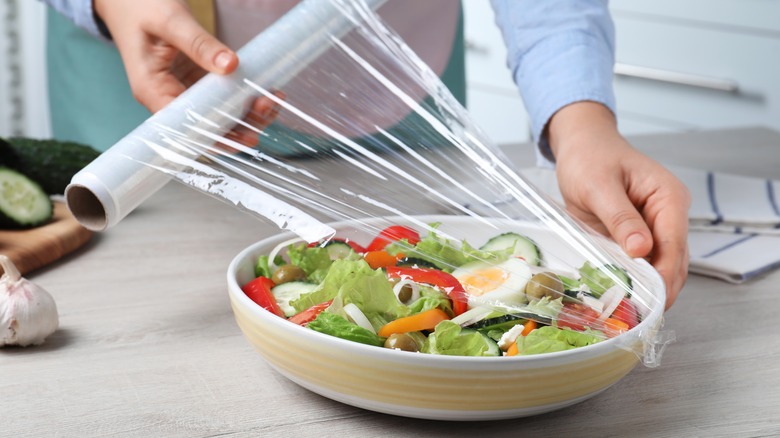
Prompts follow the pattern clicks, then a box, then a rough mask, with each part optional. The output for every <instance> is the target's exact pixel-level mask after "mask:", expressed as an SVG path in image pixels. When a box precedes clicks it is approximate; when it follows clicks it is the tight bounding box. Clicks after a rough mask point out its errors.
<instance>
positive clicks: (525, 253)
mask: <svg viewBox="0 0 780 438" xmlns="http://www.w3.org/2000/svg"><path fill="white" fill-rule="evenodd" d="M480 249H481V250H482V251H490V252H500V251H511V252H510V255H511V256H512V257H522V258H523V259H525V261H526V262H527V263H528V264H529V265H535V266H539V265H540V264H541V263H542V252H541V251H540V250H539V246H537V245H536V243H535V242H534V241H533V240H531V239H529V238H528V237H526V236H523V235H522V234H518V233H513V232H508V233H504V234H499V235H498V236H495V237H493V238H492V239H490V240H488V241H487V243H485V244H484V245H482V247H481V248H480Z"/></svg>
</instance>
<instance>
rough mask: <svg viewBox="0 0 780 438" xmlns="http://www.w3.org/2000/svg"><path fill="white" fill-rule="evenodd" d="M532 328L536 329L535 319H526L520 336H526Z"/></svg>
mask: <svg viewBox="0 0 780 438" xmlns="http://www.w3.org/2000/svg"><path fill="white" fill-rule="evenodd" d="M534 330H536V321H534V320H528V321H527V322H526V323H525V324H523V332H522V333H520V336H528V333H531V332H532V331H534Z"/></svg>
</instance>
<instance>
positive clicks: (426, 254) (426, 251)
mask: <svg viewBox="0 0 780 438" xmlns="http://www.w3.org/2000/svg"><path fill="white" fill-rule="evenodd" d="M439 225H441V224H438V223H434V224H430V226H431V227H432V228H434V230H432V231H431V232H430V233H428V234H426V235H425V236H423V238H422V239H421V240H420V242H418V243H417V245H415V246H414V248H410V246H409V244H408V242H406V241H405V240H404V241H401V242H396V243H392V244H390V245H388V247H387V248H386V250H387V251H388V252H389V253H391V254H397V253H399V252H402V253H405V254H407V255H409V256H414V257H417V258H421V259H423V260H426V261H429V262H431V263H433V264H434V265H436V266H438V267H439V268H441V270H442V271H445V272H452V271H453V270H454V269H455V268H456V267H458V266H461V265H464V264H466V263H468V262H472V261H476V260H497V259H500V258H501V256H500V255H497V254H495V253H493V252H489V251H481V250H479V249H477V248H474V247H473V246H471V245H470V244H469V243H468V242H467V241H466V240H463V241H462V242H461V243H460V245H456V244H454V243H452V242H450V240H449V239H446V238H443V237H440V236H439V235H438V234H437V233H436V232H435V228H437V227H438V226H439ZM504 258H506V257H504Z"/></svg>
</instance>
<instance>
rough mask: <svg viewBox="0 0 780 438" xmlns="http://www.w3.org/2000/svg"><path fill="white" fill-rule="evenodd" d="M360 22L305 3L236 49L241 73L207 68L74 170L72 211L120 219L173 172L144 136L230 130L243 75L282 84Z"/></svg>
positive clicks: (248, 95) (326, 5)
mask: <svg viewBox="0 0 780 438" xmlns="http://www.w3.org/2000/svg"><path fill="white" fill-rule="evenodd" d="M384 2H385V0H368V1H366V5H367V6H368V7H369V8H371V9H376V8H378V7H379V6H380V5H381V4H382V3H384ZM356 24H357V23H356V22H355V21H354V20H352V19H351V17H350V16H348V15H345V14H344V13H343V11H342V8H340V7H338V5H337V4H334V3H331V2H329V1H319V0H307V1H304V2H301V3H300V4H299V5H298V6H296V7H295V8H293V9H292V10H290V11H289V12H288V13H287V14H285V15H284V16H283V17H282V18H280V19H279V20H278V21H276V22H275V23H274V24H273V25H272V26H271V27H269V28H268V29H267V30H265V31H264V32H262V33H261V34H259V35H258V36H257V37H255V38H254V39H253V40H251V41H250V42H249V43H247V44H246V46H244V47H243V48H242V49H241V50H239V51H238V56H239V58H240V59H241V65H240V67H239V68H238V70H237V71H236V72H234V73H232V74H231V75H228V76H219V75H215V74H209V75H207V76H206V77H204V78H203V79H201V80H200V81H198V82H197V83H196V84H195V85H193V86H192V87H190V88H189V89H188V90H187V91H185V92H184V93H183V94H182V95H181V96H179V97H178V98H177V99H175V100H174V101H173V102H171V104H169V105H168V106H166V107H165V108H163V109H162V110H160V111H158V112H157V113H156V114H154V115H153V116H152V117H150V118H149V119H148V120H147V121H145V122H144V123H143V124H142V125H141V126H139V127H138V128H136V129H135V130H133V131H132V132H131V133H129V134H128V135H127V136H125V137H124V138H123V139H121V140H120V141H119V142H118V143H117V144H116V145H114V146H113V147H111V148H110V149H109V150H107V151H106V152H105V153H103V154H102V155H101V156H100V157H99V158H98V159H96V160H95V161H94V162H92V163H91V164H89V165H88V166H86V167H85V168H84V169H83V170H82V171H81V172H79V173H78V174H76V175H75V176H74V177H73V180H72V182H71V184H70V186H69V187H68V188H67V190H66V198H67V201H68V207H69V208H70V210H71V212H72V213H73V215H74V216H75V217H76V219H77V220H78V221H79V222H80V223H81V224H82V225H84V226H85V227H86V228H88V229H91V230H95V231H102V230H105V229H108V228H110V227H112V226H114V225H116V224H117V223H118V222H119V221H120V220H122V218H124V217H125V216H126V215H127V214H128V213H129V212H131V211H132V210H133V209H135V208H136V207H137V206H138V205H139V204H140V203H141V202H143V201H144V200H145V199H147V198H148V197H149V196H151V195H152V194H154V193H155V192H156V191H157V190H159V189H160V188H161V187H162V186H163V185H165V184H166V183H167V182H168V181H169V180H170V175H168V174H166V173H163V172H157V171H155V170H154V168H153V165H154V164H155V163H156V162H158V161H159V156H158V155H157V154H156V153H155V152H153V151H151V150H150V149H149V148H146V147H144V144H145V142H147V141H149V140H152V141H155V142H157V141H159V139H160V136H161V131H162V132H163V133H164V132H167V130H170V129H176V130H182V131H184V132H186V133H187V134H186V135H190V136H191V137H192V138H198V136H197V134H194V131H195V129H193V128H192V126H193V125H190V124H194V126H196V127H201V129H203V128H204V127H205V128H207V129H209V131H210V132H212V133H214V134H216V135H223V134H225V133H226V132H228V131H229V130H230V128H231V127H232V126H233V125H234V124H235V121H234V120H236V119H240V118H241V117H242V116H243V115H244V114H245V113H246V111H247V110H248V105H249V102H250V101H251V99H253V98H254V96H255V94H256V92H255V90H254V89H253V88H252V87H250V86H248V85H246V84H245V82H244V80H245V79H250V80H251V81H252V82H253V83H255V84H260V85H262V86H264V87H267V88H275V87H281V86H283V85H284V84H286V83H287V82H288V81H289V80H290V79H292V78H294V77H295V76H296V75H297V74H298V73H299V72H300V71H301V70H302V69H304V68H305V67H306V66H307V65H308V64H309V63H311V62H312V61H313V60H315V59H316V58H317V57H318V56H319V55H321V54H322V53H323V51H325V50H326V49H327V48H329V47H330V42H331V40H332V39H333V38H339V37H340V36H343V35H344V34H346V33H347V32H349V31H350V30H351V29H353V28H354V26H355V25H356ZM188 126H189V127H188ZM143 163H147V164H151V165H152V166H148V165H144V164H143Z"/></svg>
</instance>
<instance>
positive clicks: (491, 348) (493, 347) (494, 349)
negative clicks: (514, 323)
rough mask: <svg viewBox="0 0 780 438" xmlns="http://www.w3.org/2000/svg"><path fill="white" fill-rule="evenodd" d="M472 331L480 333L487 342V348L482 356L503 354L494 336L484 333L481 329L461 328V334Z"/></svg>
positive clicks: (467, 333)
mask: <svg viewBox="0 0 780 438" xmlns="http://www.w3.org/2000/svg"><path fill="white" fill-rule="evenodd" d="M472 333H478V334H479V335H480V336H482V340H483V341H484V342H485V346H486V347H487V350H485V352H484V353H482V356H501V349H500V348H499V347H498V343H497V342H496V341H494V340H493V338H491V337H490V336H488V335H486V334H485V333H482V332H481V331H478V330H472V329H466V328H464V329H463V330H461V332H460V336H464V335H469V334H472Z"/></svg>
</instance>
